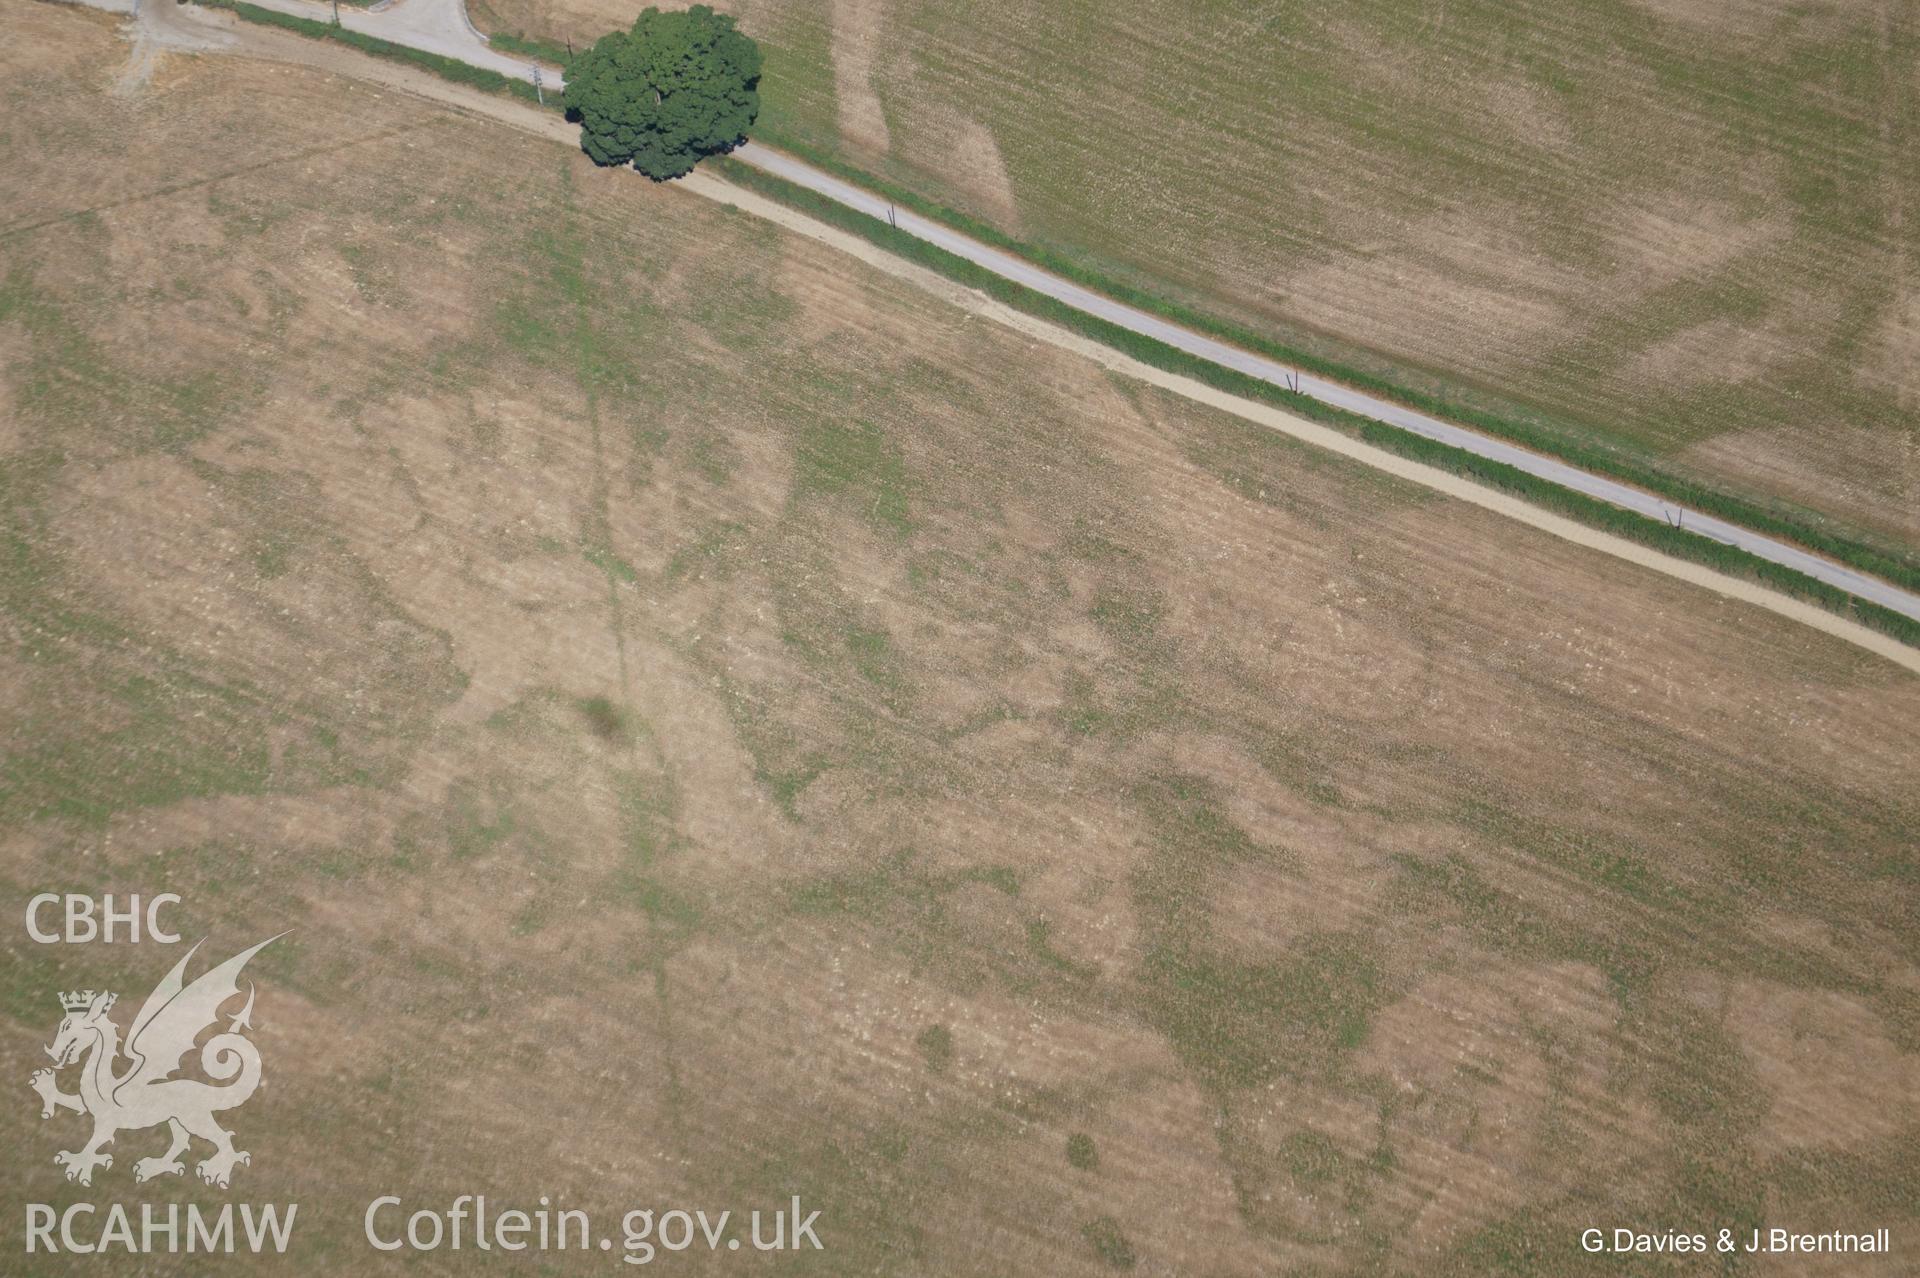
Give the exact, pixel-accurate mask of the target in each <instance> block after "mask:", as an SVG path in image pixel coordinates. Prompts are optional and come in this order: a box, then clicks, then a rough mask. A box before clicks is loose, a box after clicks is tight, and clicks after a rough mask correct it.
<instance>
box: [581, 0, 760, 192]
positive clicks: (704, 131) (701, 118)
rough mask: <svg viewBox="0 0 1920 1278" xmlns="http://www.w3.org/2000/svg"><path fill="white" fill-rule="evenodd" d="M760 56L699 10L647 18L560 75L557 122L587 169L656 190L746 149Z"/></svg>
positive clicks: (755, 109) (725, 24) (721, 20)
mask: <svg viewBox="0 0 1920 1278" xmlns="http://www.w3.org/2000/svg"><path fill="white" fill-rule="evenodd" d="M759 82H760V47H759V46H758V45H756V44H755V43H754V42H753V40H752V38H751V37H749V36H746V35H743V34H741V33H740V32H739V31H736V30H735V29H734V26H733V19H732V18H730V17H728V16H726V15H724V14H718V13H715V12H714V11H713V10H712V9H711V8H709V7H708V6H706V5H704V4H696V5H694V6H693V7H692V8H691V9H687V10H685V11H683V12H675V13H662V12H660V10H658V9H648V10H647V11H646V12H644V13H642V14H641V15H640V16H639V17H638V18H636V19H634V23H633V30H632V31H629V32H626V33H624V34H623V33H621V32H618V31H616V32H614V33H613V34H612V35H607V36H602V37H601V38H600V40H599V41H598V42H597V43H595V44H594V46H593V47H592V48H591V49H588V50H587V51H586V52H584V53H582V54H581V55H580V56H579V57H577V58H575V59H574V60H573V61H572V63H570V64H569V65H568V67H567V92H566V97H565V99H564V101H565V103H566V108H567V118H568V119H570V120H577V121H579V122H580V146H581V148H582V149H583V150H585V151H586V153H587V154H588V155H590V156H592V157H593V161H594V163H596V164H626V163H628V162H629V161H631V162H632V164H633V166H634V167H635V168H637V169H639V170H640V171H641V172H642V173H645V174H646V175H647V176H648V177H650V178H653V179H655V180H656V181H660V180H664V179H666V178H675V177H679V176H680V175H681V174H683V173H689V172H691V171H692V170H693V166H694V165H696V164H698V163H699V162H700V160H701V157H703V156H708V155H714V154H716V153H718V152H721V151H726V150H730V149H731V148H733V147H734V146H737V145H738V144H739V143H741V142H743V141H745V140H746V136H747V129H748V127H749V126H751V125H752V124H753V121H754V117H755V116H757V115H758V114H759V113H760V94H759V91H758V87H757V86H758V85H759Z"/></svg>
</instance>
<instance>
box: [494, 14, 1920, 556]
mask: <svg viewBox="0 0 1920 1278" xmlns="http://www.w3.org/2000/svg"><path fill="white" fill-rule="evenodd" d="M641 7H643V4H642V0H473V9H474V13H475V15H476V20H477V21H479V22H480V23H481V25H482V26H483V27H484V28H486V29H488V30H493V31H504V32H522V33H527V34H532V35H539V36H544V37H549V38H552V39H556V40H558V39H561V38H563V37H566V38H571V39H572V40H574V41H575V42H576V43H582V42H586V41H590V40H591V39H592V38H593V37H594V36H596V35H598V34H599V33H600V32H602V31H605V30H609V29H612V28H614V27H617V26H624V25H626V24H628V23H630V22H631V21H632V20H633V15H634V14H635V13H636V12H638V11H639V9H640V8H641ZM722 7H726V8H730V9H732V10H733V11H735V12H737V13H738V14H739V15H740V19H741V22H742V25H743V27H744V29H746V30H747V31H749V32H750V33H752V34H753V35H754V36H755V37H756V38H758V39H760V40H761V41H762V42H763V43H764V44H765V45H766V46H767V50H768V64H767V65H768V70H767V84H766V93H765V98H766V103H767V106H766V119H765V123H766V125H767V126H768V127H769V129H771V130H773V131H774V132H776V133H777V134H779V135H782V136H786V137H791V138H795V139H798V140H800V141H802V142H805V143H807V144H809V145H811V146H814V147H818V148H823V149H826V150H830V151H833V152H835V153H836V154H838V155H840V156H842V157H843V158H844V159H846V160H848V161H849V162H851V163H853V164H856V165H858V166H860V167H862V168H865V169H868V170H870V171H872V172H875V173H879V174H881V175H884V176H885V177H887V178H889V179H891V180H893V181H895V182H899V183H901V184H904V185H906V186H909V187H911V188H913V189H915V190H918V191H920V192H921V193H923V194H925V195H928V196H931V197H932V198H934V199H937V200H939V201H941V202H943V203H945V204H947V205H949V206H951V207H955V208H959V209H962V210H965V211H967V212H969V213H971V214H973V215H975V216H977V217H981V218H985V219H987V220H989V221H991V222H993V223H994V224H996V225H998V226H1000V227H1001V228H1002V229H1004V230H1006V231H1008V232H1010V233H1012V234H1015V235H1018V236H1020V237H1022V238H1025V239H1027V240H1030V241H1032V242H1035V243H1038V244H1041V245H1043V246H1046V247H1048V248H1051V249H1054V250H1057V251H1060V252H1062V253H1064V254H1066V255H1068V256H1069V257H1071V258H1073V259H1075V260H1077V261H1080V262H1082V263H1085V264H1087V265H1089V266H1092V267H1095V268H1098V269H1100V270H1102V271H1104V272H1105V273H1107V274H1109V275H1110V276H1113V277H1116V278H1119V279H1121V280H1123V281H1127V282H1130V283H1132V284H1135V285H1137V286H1139V287H1143V288H1146V289H1147V290H1149V291H1150V292H1154V293H1158V294H1161V295H1164V296H1168V297H1171V298H1173V299H1175V300H1178V301H1181V302H1184V303H1187V304H1189V305H1192V306H1194V307H1197V308H1198V309H1200V310H1202V311H1206V312H1210V313H1213V314H1216V315H1220V316H1223V317H1225V318H1228V319H1232V320H1235V321H1237V322H1240V323H1243V324H1246V325H1248V326H1250V327H1251V328H1253V329H1254V330H1256V331H1260V332H1265V333H1270V334H1273V335H1276V336H1278V337H1281V338H1283V339H1285V340H1287V341H1289V342H1291V343H1293V344H1295V345H1297V346H1301V347H1304V348H1306V349H1309V350H1314V351H1318V352H1321V353H1323V354H1326V355H1329V356H1332V357H1335V358H1337V359H1339V360H1341V361H1343V362H1345V363H1347V364H1349V365H1351V366H1358V367H1361V368H1365V369H1368V370H1370V371H1373V372H1376V373H1381V374H1384V375H1386V376H1388V377H1390V378H1391V379H1393V380H1394V381H1396V382H1398V383H1400V384H1402V385H1409V386H1415V387H1420V388H1423V389H1439V390H1442V391H1444V392H1448V393H1459V394H1462V395H1463V396H1464V397H1465V398H1466V399H1467V401H1468V402H1470V403H1475V404H1477V405H1478V406H1480V407H1483V408H1489V409H1493V410H1495V411H1498V412H1501V413H1504V414H1507V415H1511V416H1519V417H1531V416H1535V415H1538V416H1541V417H1543V418H1544V419H1545V421H1546V422H1547V423H1548V424H1550V425H1552V424H1558V425H1560V426H1562V427H1564V429H1565V430H1566V431H1567V432H1569V434H1570V437H1575V438H1584V439H1587V440H1590V441H1598V442H1603V443H1607V444H1611V445H1613V446H1616V447H1618V448H1621V449H1624V450H1628V451H1630V452H1632V453H1635V454H1639V455H1641V456H1644V457H1647V458H1650V459H1653V460H1655V461H1657V462H1658V463H1659V464H1660V465H1661V466H1662V467H1663V468H1665V469H1667V470H1669V471H1671V472H1673V473H1675V474H1678V475H1682V476H1686V477H1689V478H1694V479H1700V480H1705V481H1707V482H1710V483H1713V484H1715V485H1717V486H1722V487H1726V488H1729V489H1732V490H1734V491H1737V492H1740V493H1742V494H1744V495H1746V496H1749V497H1757V498H1763V499H1770V500H1777V501H1780V502H1785V503H1788V504H1790V505H1792V506H1797V507H1803V508H1806V509H1808V510H1811V511H1813V512H1815V513H1817V514H1818V515H1820V516H1824V517H1827V518H1829V519H1832V520H1834V521H1837V522H1838V524H1839V525H1840V526H1842V527H1853V528H1856V529H1858V530H1860V531H1862V532H1864V533H1865V534H1867V535H1869V536H1871V537H1877V538H1878V539H1879V540H1881V541H1882V542H1884V543H1887V544H1891V545H1894V546H1898V547H1904V548H1906V549H1908V550H1911V549H1912V548H1913V547H1914V546H1915V545H1916V544H1920V292H1916V289H1915V285H1914V271H1915V266H1914V262H1915V257H1916V243H1917V242H1920V241H1917V240H1916V231H1915V226H1916V215H1915V213H1914V211H1913V206H1914V204H1915V201H1916V198H1917V197H1920V145H1916V142H1920V139H1916V138H1915V136H1914V130H1913V121H1914V120H1915V119H1916V118H1920V117H1917V113H1920V71H1916V67H1920V9H1916V7H1915V6H1914V5H1913V4H1911V3H1908V2H1906V0H1810V2H1809V3H1786V2H1785V0H1525V2H1524V3H1515V0H1451V2H1450V3H1447V4H1444V5H1434V4H1431V3H1426V2H1424V0H1359V2H1358V3H1347V4H1337V5H1328V4H1318V3H1308V2H1306V0H1267V2H1265V3H1258V4H1226V3H1214V2H1209V3H1191V2H1190V3H1184V4H1177V5H1176V4H1166V3H1160V2H1158V0H1046V2H1045V3H1034V2H1033V0H970V2H969V3H966V4H952V3H942V2H940V0H733V3H731V4H727V5H723V6H722Z"/></svg>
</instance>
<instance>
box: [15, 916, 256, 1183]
mask: <svg viewBox="0 0 1920 1278" xmlns="http://www.w3.org/2000/svg"><path fill="white" fill-rule="evenodd" d="M280 935H281V936H284V935H286V933H284V932H282V933H281V934H280ZM279 939H280V937H279V936H271V937H268V938H267V939H266V940H264V941H262V942H260V944H258V945H256V946H254V947H253V948H252V949H249V950H243V951H241V952H240V953H238V954H236V955H234V956H233V957H232V958H230V959H228V960H227V961H226V962H224V963H222V964H221V965H220V966H218V967H216V968H213V969H211V970H210V971H207V972H204V973H202V974H201V975H200V976H199V977H198V978H196V979H195V980H194V981H193V983H192V984H190V985H189V984H185V983H184V981H183V979H182V978H183V977H184V975H185V973H186V970H187V962H188V960H190V959H192V958H193V956H194V954H195V953H196V952H198V950H199V949H200V946H199V944H197V943H196V944H195V945H194V947H193V949H192V950H189V951H188V952H187V956H186V958H183V959H181V960H180V961H179V962H178V963H176V964H174V965H173V970H172V971H171V972H168V973H167V975H166V977H165V978H164V979H163V980H162V981H161V982H160V984H159V985H158V986H156V987H155V988H154V991H153V993H151V994H149V995H147V1001H146V1002H145V1003H143V1004H142V1005H141V1007H140V1014H139V1015H138V1016H136V1017H134V1018H133V1024H132V1025H131V1026H129V1027H128V1029H127V1038H126V1044H125V1046H124V1048H123V1047H122V1045H121V1042H120V1030H119V1028H118V1027H117V1026H115V1025H114V1023H113V1021H111V1020H110V1019H108V1015H107V1014H108V1013H109V1012H111V1011H112V1010H113V1005H114V1002H115V1000H116V998H117V997H118V996H117V995H114V994H110V993H104V992H101V993H96V992H95V991H93V990H82V991H77V992H74V993H70V994H62V995H61V996H60V1006H61V1007H62V1008H64V1009H65V1010H66V1016H65V1017H64V1018H63V1019H62V1020H61V1022H60V1030H59V1032H58V1033H57V1034H55V1035H54V1038H53V1045H52V1046H51V1047H49V1048H47V1055H48V1056H51V1057H52V1058H53V1068H52V1069H42V1070H38V1071H36V1072H35V1073H34V1075H33V1078H32V1080H31V1086H32V1087H33V1090H34V1091H36V1092H38V1093H39V1094H40V1102H41V1110H40V1117H42V1118H52V1117H53V1115H54V1113H55V1111H57V1110H63V1109H70V1110H72V1111H73V1112H74V1113H76V1114H79V1113H85V1114H90V1115H92V1117H93V1138H92V1139H91V1140H89V1141H88V1142H87V1143H86V1145H85V1146H83V1147H82V1148H80V1149H76V1150H67V1151H62V1152H61V1153H58V1154H55V1155H54V1156H53V1161H54V1162H56V1163H58V1164H60V1165H61V1166H62V1167H64V1168H66V1169H67V1179H68V1180H72V1181H78V1182H79V1183H80V1184H82V1185H91V1184H92V1183H93V1169H94V1168H96V1167H112V1166H113V1156H112V1155H110V1154H104V1153H102V1152H101V1150H102V1148H103V1147H105V1146H107V1145H110V1144H112V1143H113V1140H114V1137H115V1136H117V1135H118V1134H119V1133H121V1132H126V1131H138V1130H140V1129H142V1128H146V1127H157V1126H159V1125H160V1124H161V1123H165V1124H166V1125H167V1130H168V1131H169V1132H170V1133H171V1134H172V1144H171V1145H170V1146H169V1147H168V1148H167V1152H166V1153H164V1154H162V1155H160V1156H159V1157H157V1158H142V1159H140V1160H139V1161H138V1162H136V1163H134V1165H133V1178H134V1179H135V1180H138V1181H145V1180H151V1179H153V1178H154V1177H155V1176H178V1175H179V1174H180V1173H181V1172H183V1171H184V1170H186V1169H185V1166H184V1165H183V1164H182V1163H181V1161H180V1156H181V1155H182V1154H184V1153H186V1152H187V1149H188V1146H189V1145H190V1144H191V1139H190V1138H192V1137H196V1136H197V1137H199V1138H200V1139H201V1140H203V1141H206V1142H207V1143H209V1144H211V1145H212V1146H213V1155H212V1156H211V1157H209V1158H208V1159H206V1160H205V1161H204V1162H202V1163H201V1164H200V1165H199V1167H198V1168H197V1169H196V1170H197V1171H198V1172H199V1174H200V1179H201V1180H204V1181H206V1182H207V1183H208V1184H209V1185H218V1186H219V1187H220V1188H222V1189H225V1188H226V1187H227V1184H228V1182H229V1181H230V1180H231V1179H232V1178H233V1169H234V1167H235V1166H236V1165H238V1164H240V1163H247V1162H251V1161H252V1160H251V1158H250V1156H249V1155H247V1154H246V1153H244V1152H242V1151H241V1150H238V1149H235V1148H234V1147H233V1133H232V1132H229V1131H227V1130H225V1129H224V1128H222V1127H221V1126H220V1124H219V1123H217V1122H215V1121H214V1117H213V1116H214V1115H215V1114H218V1113H220V1112H222V1111H224V1110H229V1109H235V1108H238V1107H239V1106H241V1105H244V1104H245V1103H246V1102H247V1100H248V1098H250V1097H251V1096H252V1095H253V1093H254V1091H255V1090H256V1089H257V1088H258V1087H259V1086H260V1051H259V1049H258V1048H256V1047H255V1046H254V1045H253V1043H252V1042H251V1041H249V1040H248V1039H247V1038H246V1037H245V1036H244V1035H243V1034H242V1032H241V1031H243V1030H249V1029H252V1028H253V1022H252V1019H251V1018H252V1016H253V986H252V984H251V982H249V984H248V987H247V1002H246V1005H245V1006H244V1007H242V1008H241V1009H240V1010H239V1012H237V1013H234V1014H233V1015H231V1016H229V1017H228V1018H227V1026H226V1029H225V1030H221V1031H219V1032H217V1033H215V1034H214V1035H213V1036H212V1037H211V1038H209V1039H207V1041H206V1043H205V1045H204V1046H202V1047H201V1048H200V1068H201V1070H202V1071H204V1072H205V1073H206V1075H207V1077H209V1078H211V1079H214V1080H216V1083H217V1084H219V1085H215V1083H204V1082H201V1081H200V1080H199V1079H197V1078H175V1077H174V1074H175V1073H177V1072H178V1071H179V1070H180V1069H181V1067H182V1065H183V1063H184V1061H185V1058H186V1056H187V1054H188V1053H189V1052H191V1051H192V1050H193V1048H194V1043H195V1040H197V1039H198V1038H199V1037H200V1035H201V1034H202V1033H203V1032H204V1031H206V1030H208V1029H217V1028H218V1024H219V1020H220V1009H221V1008H222V1007H223V1006H225V1005H226V1003H227V1002H228V1001H229V1000H230V999H233V998H237V997H238V996H239V994H240V986H239V977H240V970H241V969H242V968H244V967H245V966H246V965H247V960H249V959H251V958H252V957H253V956H254V955H256V954H258V953H259V952H260V951H261V950H263V949H265V948H266V947H267V946H269V945H271V944H273V942H275V941H277V940H279ZM122 1056H124V1057H125V1058H126V1062H127V1063H126V1065H125V1067H124V1068H120V1069H116V1065H117V1063H118V1061H119V1060H120V1058H121V1057H122ZM70 1065H78V1066H79V1067H80V1090H79V1091H78V1092H77V1093H76V1092H63V1091H61V1090H60V1086H59V1082H58V1080H57V1078H56V1075H55V1071H57V1070H63V1069H65V1068H67V1067H68V1066H70Z"/></svg>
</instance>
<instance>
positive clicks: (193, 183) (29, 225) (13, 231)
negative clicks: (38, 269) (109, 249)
mask: <svg viewBox="0 0 1920 1278" xmlns="http://www.w3.org/2000/svg"><path fill="white" fill-rule="evenodd" d="M418 128H419V126H418V125H413V124H409V125H405V126H403V127H397V128H391V129H382V130H381V131H380V132H378V133H370V134H368V135H367V136H365V137H359V138H353V139H351V140H349V141H346V142H334V143H330V144H328V145H326V146H310V147H307V148H305V149H303V150H299V151H294V152H291V153H289V154H287V155H283V156H280V157H279V158H277V159H272V160H263V161H261V162H260V163H258V164H242V165H239V166H238V167H236V168H231V169H224V170H222V171H221V172H219V173H214V174H211V175H209V176H207V177H200V178H192V179H190V180H188V181H185V182H174V183H171V184H169V185H167V186H162V187H156V188H154V189H153V190H151V191H142V192H140V193H139V194H137V195H129V196H127V197H126V198H125V199H119V200H108V201H106V202H105V203H102V204H95V205H92V206H90V207H88V208H84V209H70V210H68V211H67V212H65V213H56V214H54V215H53V216H52V217H43V218H41V219H39V220H38V221H35V222H22V223H20V224H18V225H15V226H8V227H0V240H6V239H12V238H13V237H14V236H16V235H26V234H28V233H29V232H32V231H38V230H40V229H42V228H44V227H49V226H58V225H59V224H60V223H62V222H71V221H73V220H75V219H76V218H83V217H88V216H91V215H93V214H97V213H107V212H111V211H112V210H114V209H123V208H130V207H132V206H133V205H136V204H145V203H147V202H148V201H150V200H164V199H166V198H167V197H168V196H170V195H179V194H180V193H181V192H183V191H192V190H195V189H197V188H199V187H203V186H213V185H215V184H216V183H220V182H225V181H227V180H229V179H231V178H237V177H245V176H246V175H247V174H249V173H257V172H259V171H261V170H262V169H271V168H276V167H278V166H280V165H285V164H295V163H298V162H300V161H302V160H310V159H313V158H315V157H317V156H322V155H332V154H335V153H336V152H339V151H346V150H350V149H352V148H353V147H356V146H365V145H367V144H368V143H371V142H384V141H386V140H387V139H389V138H396V137H399V136H401V135H402V134H406V133H414V132H417V131H418Z"/></svg>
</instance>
